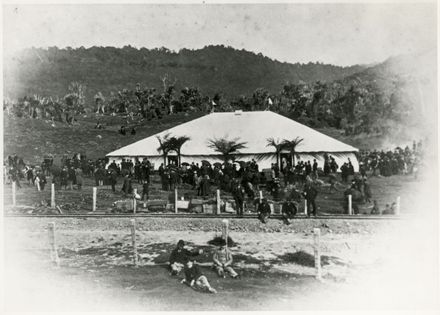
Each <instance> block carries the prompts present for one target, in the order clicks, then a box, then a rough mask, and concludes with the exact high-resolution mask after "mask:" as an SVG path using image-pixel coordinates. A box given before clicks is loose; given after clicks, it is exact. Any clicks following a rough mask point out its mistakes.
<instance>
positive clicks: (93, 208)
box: [92, 187, 98, 212]
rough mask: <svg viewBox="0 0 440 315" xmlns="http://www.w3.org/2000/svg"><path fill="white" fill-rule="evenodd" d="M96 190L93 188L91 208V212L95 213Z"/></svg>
mask: <svg viewBox="0 0 440 315" xmlns="http://www.w3.org/2000/svg"><path fill="white" fill-rule="evenodd" d="M97 190H98V188H96V187H93V206H92V211H93V212H95V211H96V193H97Z"/></svg>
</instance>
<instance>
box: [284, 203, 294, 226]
mask: <svg viewBox="0 0 440 315" xmlns="http://www.w3.org/2000/svg"><path fill="white" fill-rule="evenodd" d="M296 212H297V208H296V205H295V203H294V202H293V201H292V200H291V199H287V200H286V201H285V202H283V204H282V206H281V215H282V216H283V221H284V223H285V224H287V225H289V224H290V220H291V219H293V217H294V216H295V215H296Z"/></svg>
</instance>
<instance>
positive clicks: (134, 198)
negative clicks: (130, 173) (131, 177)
mask: <svg viewBox="0 0 440 315" xmlns="http://www.w3.org/2000/svg"><path fill="white" fill-rule="evenodd" d="M136 195H137V188H133V213H134V214H136V206H137V202H136Z"/></svg>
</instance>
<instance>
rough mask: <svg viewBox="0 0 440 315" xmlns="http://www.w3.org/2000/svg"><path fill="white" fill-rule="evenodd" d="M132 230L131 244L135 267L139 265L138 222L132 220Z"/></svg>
mask: <svg viewBox="0 0 440 315" xmlns="http://www.w3.org/2000/svg"><path fill="white" fill-rule="evenodd" d="M130 221H131V222H130V229H131V242H132V244H133V263H134V265H135V266H137V265H138V253H137V248H136V220H135V219H131V220H130Z"/></svg>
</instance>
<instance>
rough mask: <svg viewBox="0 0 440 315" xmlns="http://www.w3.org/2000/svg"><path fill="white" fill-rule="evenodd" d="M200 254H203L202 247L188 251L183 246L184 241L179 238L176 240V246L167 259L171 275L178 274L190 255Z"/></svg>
mask: <svg viewBox="0 0 440 315" xmlns="http://www.w3.org/2000/svg"><path fill="white" fill-rule="evenodd" d="M200 254H203V250H202V249H200V250H198V251H189V250H188V249H186V248H185V242H184V241H183V240H179V241H178V242H177V247H176V248H175V249H173V251H172V252H171V255H170V259H169V264H170V265H169V266H170V269H171V275H178V274H179V273H180V272H181V271H182V269H183V267H184V266H185V263H186V262H187V261H188V259H189V258H190V257H194V256H198V255H200Z"/></svg>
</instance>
